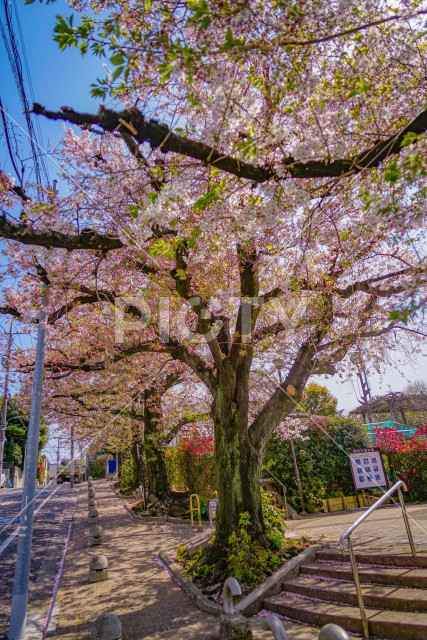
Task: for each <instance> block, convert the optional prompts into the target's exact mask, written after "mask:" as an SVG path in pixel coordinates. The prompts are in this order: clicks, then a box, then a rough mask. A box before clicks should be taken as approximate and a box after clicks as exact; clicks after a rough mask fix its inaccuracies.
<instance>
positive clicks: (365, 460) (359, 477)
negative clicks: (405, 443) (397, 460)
mask: <svg viewBox="0 0 427 640" xmlns="http://www.w3.org/2000/svg"><path fill="white" fill-rule="evenodd" d="M349 455H350V464H351V471H352V473H353V480H354V486H355V488H356V489H358V490H359V489H360V490H362V491H363V489H378V488H379V487H386V486H387V476H386V474H385V471H384V463H383V459H382V457H381V452H380V451H379V450H378V449H360V450H356V451H352V452H351V453H350V454H349Z"/></svg>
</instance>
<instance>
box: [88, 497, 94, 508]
mask: <svg viewBox="0 0 427 640" xmlns="http://www.w3.org/2000/svg"><path fill="white" fill-rule="evenodd" d="M88 507H89V509H96V500H95V498H89V500H88Z"/></svg>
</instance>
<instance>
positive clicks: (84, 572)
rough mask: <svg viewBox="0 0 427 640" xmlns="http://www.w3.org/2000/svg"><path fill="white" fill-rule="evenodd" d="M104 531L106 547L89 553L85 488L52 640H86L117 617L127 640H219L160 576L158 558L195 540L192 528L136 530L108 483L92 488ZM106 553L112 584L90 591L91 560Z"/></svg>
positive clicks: (208, 621)
mask: <svg viewBox="0 0 427 640" xmlns="http://www.w3.org/2000/svg"><path fill="white" fill-rule="evenodd" d="M94 487H95V492H96V501H97V508H98V511H99V514H100V520H101V524H102V525H103V527H104V539H103V544H102V545H101V546H97V547H88V544H87V539H88V531H89V527H88V525H87V485H86V484H84V485H82V487H81V489H80V496H79V502H78V508H77V511H76V515H75V523H74V525H73V532H72V537H71V541H70V548H69V551H68V554H67V559H66V563H65V570H64V574H63V579H62V582H61V587H60V590H59V593H58V598H57V603H58V604H59V607H60V608H59V618H58V622H57V627H56V630H55V631H54V632H50V633H49V634H48V637H55V638H60V639H61V640H83V639H84V640H86V639H87V638H89V637H90V627H91V624H92V622H93V621H94V620H95V618H96V617H97V616H98V615H99V614H100V613H102V612H104V611H112V612H114V613H116V614H117V615H118V616H119V617H120V619H121V621H122V625H123V635H124V637H125V638H126V639H127V640H134V639H136V638H150V639H153V640H154V638H156V639H157V638H160V637H161V638H174V639H178V638H181V637H185V638H186V639H188V640H193V639H194V640H196V639H197V640H199V639H200V640H202V639H203V640H207V639H208V638H213V637H218V631H217V619H216V618H213V617H212V616H209V615H207V614H205V613H203V612H202V611H200V610H199V609H198V608H197V607H196V606H195V604H194V603H193V602H192V601H191V600H190V599H189V598H188V597H187V596H186V594H185V593H184V592H183V591H182V590H181V589H180V587H179V586H178V585H177V584H176V583H175V582H174V581H173V580H172V579H171V578H170V577H169V575H168V574H167V573H166V572H165V571H163V570H161V569H160V568H159V566H158V565H157V563H156V556H157V554H158V553H159V552H160V551H161V550H166V549H170V548H172V547H174V546H177V545H178V544H180V543H183V542H184V541H185V540H187V539H188V538H191V537H193V536H194V535H195V531H194V529H193V528H192V527H191V526H188V525H176V524H170V523H165V524H162V523H159V524H158V523H154V524H153V523H151V524H149V523H147V524H146V523H143V522H141V523H139V522H135V521H134V520H133V519H132V518H131V517H130V516H129V514H128V513H127V512H126V510H125V508H124V505H123V500H122V499H120V498H118V497H117V496H116V495H115V494H114V492H113V491H112V489H111V488H110V487H109V485H108V484H107V483H106V482H104V481H95V482H94ZM98 553H102V554H103V555H105V556H106V557H107V558H108V561H109V564H110V570H109V580H108V581H106V582H99V583H97V584H89V582H88V571H89V561H90V558H91V557H92V556H93V555H95V554H98Z"/></svg>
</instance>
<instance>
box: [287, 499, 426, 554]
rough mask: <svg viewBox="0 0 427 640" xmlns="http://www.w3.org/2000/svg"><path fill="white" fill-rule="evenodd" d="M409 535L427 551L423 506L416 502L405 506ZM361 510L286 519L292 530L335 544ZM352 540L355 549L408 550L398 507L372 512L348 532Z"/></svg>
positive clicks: (392, 551)
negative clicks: (352, 530) (290, 520)
mask: <svg viewBox="0 0 427 640" xmlns="http://www.w3.org/2000/svg"><path fill="white" fill-rule="evenodd" d="M407 511H408V516H409V521H410V525H411V530H412V535H413V537H414V541H415V545H416V547H417V551H418V552H420V553H427V505H426V504H417V505H413V506H408V507H407ZM364 512H365V510H357V511H352V512H349V511H348V512H339V513H336V514H327V515H324V516H323V515H322V516H317V517H313V518H305V519H304V520H295V521H293V522H289V523H288V525H289V528H290V529H291V530H292V531H295V533H299V534H303V533H306V534H307V535H308V536H309V537H310V538H312V539H313V540H316V541H319V542H327V543H330V544H332V545H334V544H336V545H337V546H338V543H339V539H340V536H341V534H343V533H344V532H345V531H346V530H347V529H348V528H349V527H350V526H351V525H352V524H353V523H354V522H356V520H357V519H358V518H359V517H360V516H361V515H362V514H363V513H364ZM351 539H352V542H353V544H354V546H355V548H356V550H357V549H359V550H362V549H364V550H365V551H366V552H372V553H375V552H383V553H384V552H386V553H410V548H409V542H408V538H407V535H406V529H405V525H404V522H403V518H402V512H401V510H400V508H399V507H397V506H393V507H385V508H383V509H378V510H377V511H375V512H374V513H372V514H371V515H370V516H369V518H368V519H367V520H366V521H365V522H364V523H363V524H361V525H360V527H358V529H357V530H356V531H355V532H354V533H353V534H352V538H351Z"/></svg>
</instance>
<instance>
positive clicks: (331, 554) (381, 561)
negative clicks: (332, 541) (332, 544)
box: [317, 543, 427, 568]
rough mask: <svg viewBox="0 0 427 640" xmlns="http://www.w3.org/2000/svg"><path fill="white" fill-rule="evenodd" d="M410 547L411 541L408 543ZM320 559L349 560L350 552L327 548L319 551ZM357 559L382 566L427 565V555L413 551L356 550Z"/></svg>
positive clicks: (420, 566) (363, 562) (362, 562)
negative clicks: (413, 553) (343, 552)
mask: <svg viewBox="0 0 427 640" xmlns="http://www.w3.org/2000/svg"><path fill="white" fill-rule="evenodd" d="M408 547H409V543H408ZM317 558H318V559H319V560H329V561H332V562H341V561H344V562H348V561H349V557H348V554H347V553H346V554H344V555H343V554H342V553H341V550H340V549H325V550H323V551H319V552H318V553H317ZM356 561H357V563H359V562H360V563H361V564H370V565H376V566H382V567H419V568H422V567H426V568H427V555H426V554H422V553H420V554H418V555H416V556H413V555H412V554H411V553H365V552H362V551H357V552H356Z"/></svg>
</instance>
